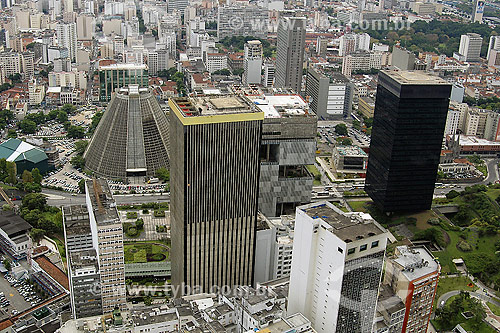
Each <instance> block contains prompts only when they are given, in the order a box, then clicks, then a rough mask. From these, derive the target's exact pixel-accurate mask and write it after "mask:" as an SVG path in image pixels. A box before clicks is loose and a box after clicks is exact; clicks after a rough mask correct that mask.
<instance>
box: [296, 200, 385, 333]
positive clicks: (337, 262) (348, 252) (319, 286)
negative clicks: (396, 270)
mask: <svg viewBox="0 0 500 333" xmlns="http://www.w3.org/2000/svg"><path fill="white" fill-rule="evenodd" d="M386 245H387V231H386V230H385V229H384V228H383V227H381V226H380V225H378V224H377V223H376V222H375V220H373V219H372V218H371V216H370V215H368V214H361V213H344V212H342V211H341V210H340V209H338V208H337V207H335V206H334V205H333V204H331V203H329V202H317V203H312V204H308V205H304V206H300V207H298V208H297V214H296V217H295V229H294V243H293V252H292V272H291V275H290V287H289V294H288V309H287V311H288V314H294V313H297V312H300V313H302V314H304V315H305V316H306V318H308V319H309V320H310V321H311V323H312V326H313V328H314V329H315V330H316V331H317V332H325V333H326V332H328V333H330V332H338V333H340V332H342V333H344V332H346V333H347V332H362V333H365V332H366V333H369V332H371V329H372V325H373V321H374V317H375V310H376V304H377V297H378V290H379V284H380V280H381V277H382V268H383V264H384V254H385V248H386Z"/></svg>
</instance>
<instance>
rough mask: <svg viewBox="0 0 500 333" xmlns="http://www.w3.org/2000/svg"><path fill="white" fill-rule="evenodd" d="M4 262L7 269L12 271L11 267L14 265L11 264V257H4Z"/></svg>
mask: <svg viewBox="0 0 500 333" xmlns="http://www.w3.org/2000/svg"><path fill="white" fill-rule="evenodd" d="M2 263H3V266H4V267H5V269H6V270H8V271H10V269H11V268H12V265H11V263H10V261H9V259H4V260H3V262H2Z"/></svg>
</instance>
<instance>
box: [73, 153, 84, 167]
mask: <svg viewBox="0 0 500 333" xmlns="http://www.w3.org/2000/svg"><path fill="white" fill-rule="evenodd" d="M70 163H71V165H72V166H73V167H75V168H76V169H83V168H84V167H85V159H84V158H83V157H82V156H80V155H76V156H73V157H72V158H71V161H70Z"/></svg>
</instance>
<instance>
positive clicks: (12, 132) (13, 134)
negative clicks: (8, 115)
mask: <svg viewBox="0 0 500 333" xmlns="http://www.w3.org/2000/svg"><path fill="white" fill-rule="evenodd" d="M7 138H8V139H15V138H17V132H16V130H15V129H12V128H11V129H9V130H8V131H7Z"/></svg>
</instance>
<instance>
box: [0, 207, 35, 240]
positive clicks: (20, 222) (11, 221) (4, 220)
mask: <svg viewBox="0 0 500 333" xmlns="http://www.w3.org/2000/svg"><path fill="white" fill-rule="evenodd" d="M0 229H2V230H3V232H5V233H6V234H7V235H8V236H9V237H15V236H18V235H20V234H21V233H25V232H27V231H28V230H30V229H31V225H30V224H29V223H28V222H26V221H25V220H24V219H23V218H22V217H21V216H19V215H16V214H14V213H13V212H10V211H5V212H4V211H2V212H0Z"/></svg>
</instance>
